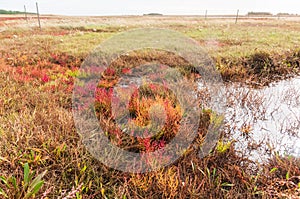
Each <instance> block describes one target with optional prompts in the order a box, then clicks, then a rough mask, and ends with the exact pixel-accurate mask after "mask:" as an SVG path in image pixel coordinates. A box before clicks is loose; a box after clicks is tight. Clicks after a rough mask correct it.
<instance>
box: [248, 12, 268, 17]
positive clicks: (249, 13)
mask: <svg viewBox="0 0 300 199" xmlns="http://www.w3.org/2000/svg"><path fill="white" fill-rule="evenodd" d="M247 15H263V16H265V15H269V16H270V15H273V14H272V13H270V12H248V14H247Z"/></svg>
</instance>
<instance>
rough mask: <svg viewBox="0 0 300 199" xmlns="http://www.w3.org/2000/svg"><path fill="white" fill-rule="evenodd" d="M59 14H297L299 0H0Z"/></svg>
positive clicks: (8, 4) (5, 4)
mask: <svg viewBox="0 0 300 199" xmlns="http://www.w3.org/2000/svg"><path fill="white" fill-rule="evenodd" d="M35 2H38V3H39V8H40V12H41V14H61V15H141V14H144V13H151V12H155V13H162V14H191V15H194V14H200V15H202V14H204V13H205V10H208V13H209V14H234V13H236V10H237V9H240V12H241V13H247V12H248V11H266V12H271V13H273V14H277V13H279V12H287V13H294V14H300V1H299V0H226V1H224V0H184V1H183V0H0V9H6V10H19V11H23V9H24V5H26V7H27V11H29V12H35Z"/></svg>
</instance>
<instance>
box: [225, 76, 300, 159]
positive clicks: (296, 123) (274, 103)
mask: <svg viewBox="0 0 300 199" xmlns="http://www.w3.org/2000/svg"><path fill="white" fill-rule="evenodd" d="M299 88H300V78H294V79H290V80H284V81H281V82H278V83H275V84H273V85H271V86H269V87H266V88H262V89H253V88H248V87H245V86H239V85H237V84H231V85H228V86H226V90H227V101H228V109H227V113H226V119H227V121H228V127H229V130H230V131H231V133H232V135H233V138H234V139H235V140H236V141H237V142H236V146H237V147H238V148H239V149H243V151H244V152H245V153H248V155H249V156H250V157H252V158H253V159H254V160H262V159H264V158H266V157H268V154H270V153H271V152H274V151H277V152H279V153H280V154H287V155H293V156H297V157H300V89H299ZM257 147H258V148H259V150H251V149H255V148H257ZM247 149H250V150H247Z"/></svg>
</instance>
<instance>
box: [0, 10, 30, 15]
mask: <svg viewBox="0 0 300 199" xmlns="http://www.w3.org/2000/svg"><path fill="white" fill-rule="evenodd" d="M0 14H5V15H15V14H25V12H20V11H11V10H2V9H0ZM27 14H35V13H29V12H27Z"/></svg>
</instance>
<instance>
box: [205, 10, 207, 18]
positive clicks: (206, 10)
mask: <svg viewBox="0 0 300 199" xmlns="http://www.w3.org/2000/svg"><path fill="white" fill-rule="evenodd" d="M206 19H207V10H205V20H206Z"/></svg>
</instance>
